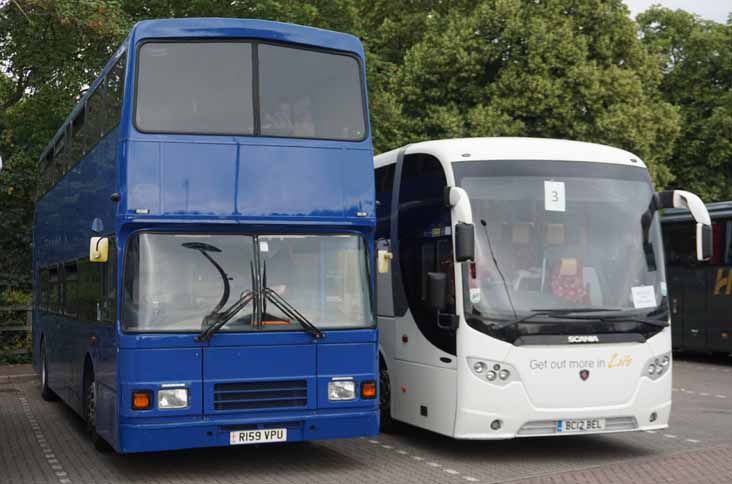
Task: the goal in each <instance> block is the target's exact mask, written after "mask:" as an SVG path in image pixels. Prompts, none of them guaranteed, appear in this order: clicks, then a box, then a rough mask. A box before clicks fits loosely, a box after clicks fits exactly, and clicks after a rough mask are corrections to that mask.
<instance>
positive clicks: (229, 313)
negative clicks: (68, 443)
mask: <svg viewBox="0 0 732 484" xmlns="http://www.w3.org/2000/svg"><path fill="white" fill-rule="evenodd" d="M253 300H254V293H253V292H252V291H248V290H247V291H244V292H243V293H242V294H241V296H240V297H239V299H238V300H236V301H235V302H234V304H232V305H231V306H229V308H228V309H227V310H225V311H223V312H221V313H216V312H212V313H209V314H207V315H206V316H204V317H203V321H202V323H201V324H202V326H204V329H203V331H201V333H200V334H199V335H198V336H196V341H210V340H211V338H212V337H213V335H214V334H216V332H217V331H218V330H220V329H221V328H223V327H224V325H225V324H226V323H228V322H229V321H231V319H232V318H233V317H234V316H235V315H236V314H237V313H238V312H239V311H241V310H242V309H244V308H245V307H247V306H248V305H249V303H250V302H252V301H253Z"/></svg>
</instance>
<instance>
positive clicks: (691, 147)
mask: <svg viewBox="0 0 732 484" xmlns="http://www.w3.org/2000/svg"><path fill="white" fill-rule="evenodd" d="M210 16H219V17H238V18H264V19H270V20H279V21H283V22H293V23H299V24H305V25H312V26H315V27H321V28H327V29H333V30H338V31H343V32H350V33H353V34H355V35H357V36H359V37H360V38H362V39H363V41H364V44H365V47H366V51H367V75H368V82H369V96H370V107H371V124H372V129H373V135H374V144H375V148H376V150H377V151H384V150H386V149H389V148H392V147H395V146H398V145H402V144H405V143H409V142H414V141H418V140H422V139H428V138H441V137H453V136H496V135H521V136H539V137H560V138H572V139H579V140H588V141H596V142H601V143H608V144H611V145H614V146H618V147H621V148H626V149H629V150H631V151H633V152H635V153H637V154H638V155H639V156H641V157H642V158H644V159H645V160H646V161H647V162H648V163H649V165H650V168H651V171H652V174H653V177H654V180H655V181H656V183H657V184H658V185H659V186H664V185H667V184H669V183H671V182H672V180H673V177H674V175H676V176H677V180H676V181H675V182H673V183H676V184H679V185H685V186H691V187H692V188H693V189H696V190H698V191H700V192H701V193H703V194H705V195H707V196H713V197H715V198H719V197H729V196H730V195H729V194H727V190H728V189H727V188H726V187H727V186H728V185H729V183H728V180H727V178H726V177H724V176H722V178H720V180H719V181H715V182H710V181H709V177H710V175H711V173H712V172H711V170H715V171H717V172H719V168H720V167H726V165H727V164H728V163H729V160H730V138H729V134H728V133H729V132H730V130H729V128H730V124H731V123H732V122H731V121H730V110H729V99H730V97H729V92H730V86H729V80H730V79H732V75H730V71H729V69H730V62H729V56H730V49H729V45H730V33H729V30H730V27H729V26H721V25H718V24H711V23H704V22H701V21H700V20H699V19H697V18H694V17H689V16H685V15H684V14H683V12H670V11H665V10H663V9H657V8H656V9H652V10H651V11H649V12H648V13H646V14H644V15H642V16H641V17H640V24H641V26H642V29H643V30H642V34H643V38H642V41H641V40H640V36H639V31H638V24H636V23H635V22H633V21H632V20H631V19H630V18H629V16H628V10H627V8H626V7H625V6H624V5H623V4H622V2H621V0H583V1H581V2H577V1H576V0H404V1H395V0H373V1H372V2H362V1H357V0H303V1H296V0H190V1H186V2H181V1H177V0H4V1H3V0H0V33H2V34H0V155H1V156H3V158H4V161H5V169H4V170H3V171H2V172H0V214H1V215H2V216H1V217H0V285H8V284H10V285H15V286H25V287H27V284H28V281H29V278H28V274H29V273H30V244H31V235H30V234H31V231H30V227H31V222H32V211H33V194H34V192H35V184H36V180H37V173H36V160H37V158H38V156H39V154H40V153H41V151H42V150H43V148H44V147H45V145H46V143H47V142H48V141H49V140H50V138H51V137H52V136H53V134H54V133H55V131H56V130H57V129H58V127H59V126H60V125H61V123H62V121H63V119H64V117H65V116H66V114H67V113H68V112H69V111H70V109H71V108H72V106H73V105H74V103H75V102H76V101H77V100H78V97H79V95H80V93H81V92H82V90H83V89H84V88H85V87H86V86H87V85H88V84H89V83H90V82H91V81H92V80H93V79H94V78H95V76H96V75H97V73H98V72H99V70H100V69H101V67H102V66H103V65H104V63H105V61H106V60H107V59H108V58H109V57H110V56H111V54H112V52H113V51H114V49H115V48H116V47H117V46H118V45H119V43H120V42H121V41H122V40H123V39H124V37H125V36H126V35H127V32H128V31H129V29H130V28H131V26H132V25H133V24H134V23H135V22H137V21H139V20H143V19H148V18H167V17H210ZM725 42H726V46H727V47H726V48H723V46H724V45H725ZM714 52H718V55H717V54H713V53H714ZM700 63H701V64H700ZM699 65H701V68H699V67H694V66H699ZM725 76H726V77H725ZM725 128H726V129H725ZM679 133H681V137H680V138H679ZM677 138H678V139H679V142H677V143H675V140H677ZM699 167H701V168H699ZM691 168H695V169H693V170H692V169H691ZM8 275H10V279H11V280H10V282H8ZM3 277H4V278H5V279H3Z"/></svg>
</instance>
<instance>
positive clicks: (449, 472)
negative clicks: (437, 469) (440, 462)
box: [443, 469, 460, 476]
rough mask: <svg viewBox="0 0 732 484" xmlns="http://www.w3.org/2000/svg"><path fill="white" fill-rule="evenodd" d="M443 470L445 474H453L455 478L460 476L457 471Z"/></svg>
mask: <svg viewBox="0 0 732 484" xmlns="http://www.w3.org/2000/svg"><path fill="white" fill-rule="evenodd" d="M443 470H444V471H445V472H447V473H448V474H452V475H453V476H459V475H460V473H459V472H458V471H456V470H455V469H443Z"/></svg>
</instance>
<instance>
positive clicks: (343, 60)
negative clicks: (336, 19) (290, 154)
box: [259, 44, 366, 140]
mask: <svg viewBox="0 0 732 484" xmlns="http://www.w3.org/2000/svg"><path fill="white" fill-rule="evenodd" d="M259 76H260V83H259V84H260V87H259V93H260V104H261V110H262V113H261V120H262V135H263V136H287V137H294V138H325V139H338V140H360V139H362V138H363V137H364V135H365V132H366V127H365V118H364V112H363V99H362V95H361V76H360V69H359V64H358V61H357V60H356V59H355V58H353V57H351V56H347V55H335V54H329V53H324V52H315V51H309V50H303V49H294V48H289V47H281V46H275V45H267V44H263V45H260V46H259Z"/></svg>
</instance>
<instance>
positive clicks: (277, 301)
mask: <svg viewBox="0 0 732 484" xmlns="http://www.w3.org/2000/svg"><path fill="white" fill-rule="evenodd" d="M264 297H265V300H267V301H269V302H271V303H272V304H274V305H275V306H276V307H277V309H279V310H280V311H282V313H283V314H284V315H285V316H287V317H288V318H290V319H294V320H295V321H297V322H298V323H300V326H302V327H303V329H304V330H305V331H307V332H308V333H310V334H311V335H312V336H313V338H315V339H322V338H323V336H324V335H323V332H322V331H321V330H320V329H319V328H318V327H317V326H315V325H314V324H313V323H311V322H310V321H308V319H307V318H306V317H305V316H303V315H302V313H300V311H298V310H297V309H296V308H295V306H293V305H292V304H290V303H289V302H287V300H286V299H285V298H284V297H282V296H280V295H279V294H277V292H275V291H274V289H270V288H269V287H265V288H264Z"/></svg>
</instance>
